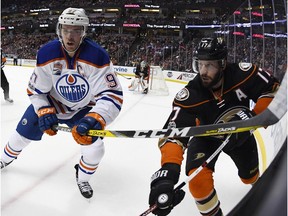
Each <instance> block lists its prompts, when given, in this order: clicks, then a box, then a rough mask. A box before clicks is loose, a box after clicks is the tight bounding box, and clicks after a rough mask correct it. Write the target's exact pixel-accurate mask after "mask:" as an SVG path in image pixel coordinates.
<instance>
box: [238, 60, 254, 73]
mask: <svg viewBox="0 0 288 216" xmlns="http://www.w3.org/2000/svg"><path fill="white" fill-rule="evenodd" d="M239 67H240V69H241V70H242V71H248V70H250V68H251V67H252V64H251V63H247V62H240V63H239Z"/></svg>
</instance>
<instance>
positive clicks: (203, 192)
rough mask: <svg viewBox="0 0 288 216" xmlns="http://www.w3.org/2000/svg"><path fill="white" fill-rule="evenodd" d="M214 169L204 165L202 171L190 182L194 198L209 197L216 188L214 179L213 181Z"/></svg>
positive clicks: (191, 171)
mask: <svg viewBox="0 0 288 216" xmlns="http://www.w3.org/2000/svg"><path fill="white" fill-rule="evenodd" d="M196 169H197V168H195V169H192V170H190V172H189V175H191V173H193V172H194V171H195V170H196ZM212 174H213V171H212V170H211V169H208V168H207V167H204V168H203V169H202V170H201V172H199V173H198V174H197V175H196V176H195V177H194V178H193V179H192V180H191V181H190V182H189V190H190V192H191V194H192V195H193V197H194V198H196V199H198V198H203V197H207V196H208V195H209V194H210V193H211V191H213V190H214V181H213V176H212Z"/></svg>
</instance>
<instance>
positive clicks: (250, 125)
mask: <svg viewBox="0 0 288 216" xmlns="http://www.w3.org/2000/svg"><path fill="white" fill-rule="evenodd" d="M286 112H287V74H285V76H284V78H283V80H282V83H281V86H280V88H279V90H278V92H277V94H276V95H275V97H274V99H273V100H272V102H271V103H270V104H269V106H268V107H267V109H266V110H264V111H263V112H262V113H260V114H259V115H256V116H254V117H252V118H250V119H248V120H240V121H233V122H227V123H219V124H210V125H200V126H196V127H184V128H171V129H155V130H90V131H89V133H88V135H90V136H99V137H120V138H163V137H191V136H213V135H220V134H229V133H238V132H244V131H249V130H256V129H257V128H260V127H267V126H269V125H273V124H275V123H277V122H278V121H279V120H280V119H281V118H282V117H283V116H284V115H285V113H286ZM54 128H55V129H56V130H60V131H65V132H71V128H68V127H63V126H55V127H54Z"/></svg>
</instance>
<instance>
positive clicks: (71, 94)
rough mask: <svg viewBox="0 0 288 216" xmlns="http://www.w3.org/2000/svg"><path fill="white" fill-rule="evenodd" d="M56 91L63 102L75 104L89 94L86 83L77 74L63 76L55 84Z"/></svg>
mask: <svg viewBox="0 0 288 216" xmlns="http://www.w3.org/2000/svg"><path fill="white" fill-rule="evenodd" d="M55 87H56V90H57V92H58V94H59V95H61V96H62V97H63V98H64V99H65V100H67V101H69V102H72V103H77V102H79V101H81V100H82V99H84V98H85V97H86V96H87V94H88V92H89V84H88V82H87V81H86V80H85V79H84V78H83V77H82V76H81V75H78V74H65V75H64V76H62V77H60V78H59V80H58V82H57V83H56V86H55Z"/></svg>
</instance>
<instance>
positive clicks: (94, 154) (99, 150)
mask: <svg viewBox="0 0 288 216" xmlns="http://www.w3.org/2000/svg"><path fill="white" fill-rule="evenodd" d="M81 153H82V158H83V160H84V161H85V163H87V164H91V165H98V164H99V163H100V161H101V159H102V158H103V156H104V153H105V147H104V142H103V140H102V139H101V138H98V139H97V140H96V141H95V142H94V143H92V144H91V145H82V146H81Z"/></svg>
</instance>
